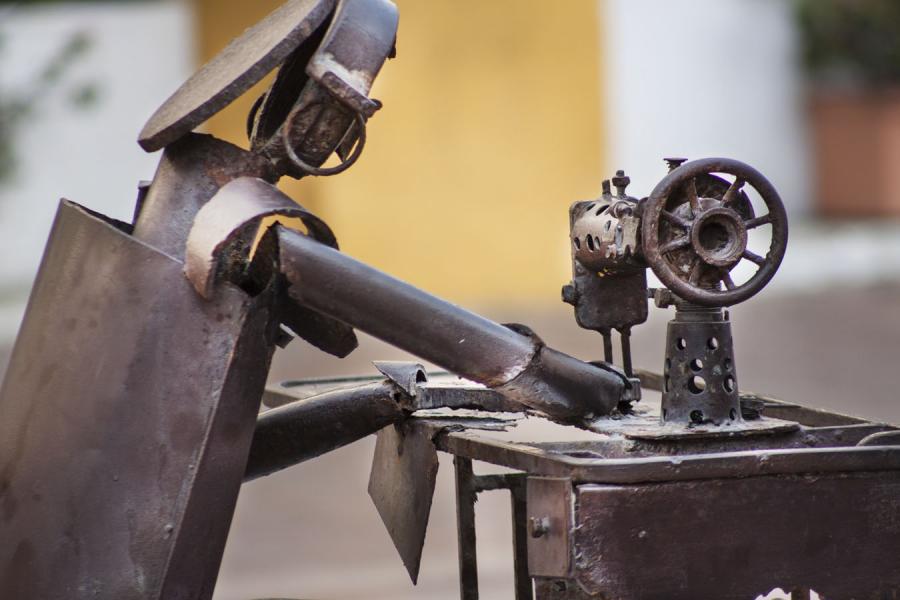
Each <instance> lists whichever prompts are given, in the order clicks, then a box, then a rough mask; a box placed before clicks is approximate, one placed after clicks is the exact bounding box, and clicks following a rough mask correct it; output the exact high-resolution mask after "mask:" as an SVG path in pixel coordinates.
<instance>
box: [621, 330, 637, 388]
mask: <svg viewBox="0 0 900 600" xmlns="http://www.w3.org/2000/svg"><path fill="white" fill-rule="evenodd" d="M619 339H620V340H621V342H622V369H623V370H624V371H625V375H627V376H628V377H633V376H634V371H633V370H632V366H631V328H628V327H626V328H624V329H620V330H619Z"/></svg>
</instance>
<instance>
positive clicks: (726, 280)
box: [721, 269, 736, 290]
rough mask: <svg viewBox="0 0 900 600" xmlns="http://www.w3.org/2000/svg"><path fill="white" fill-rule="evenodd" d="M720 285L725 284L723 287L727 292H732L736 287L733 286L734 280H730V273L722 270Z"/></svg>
mask: <svg viewBox="0 0 900 600" xmlns="http://www.w3.org/2000/svg"><path fill="white" fill-rule="evenodd" d="M721 279H722V283H724V284H725V287H726V288H728V289H729V290H733V289H734V288H735V287H736V286H735V285H734V280H733V279H732V278H731V273H729V272H728V271H726V270H724V269H723V270H722V277H721Z"/></svg>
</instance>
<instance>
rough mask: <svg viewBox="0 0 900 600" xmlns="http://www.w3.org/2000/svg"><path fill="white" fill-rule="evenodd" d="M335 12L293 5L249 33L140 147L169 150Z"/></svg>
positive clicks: (158, 118)
mask: <svg viewBox="0 0 900 600" xmlns="http://www.w3.org/2000/svg"><path fill="white" fill-rule="evenodd" d="M334 6H335V2H334V0H290V1H289V2H286V3H285V4H284V5H283V6H281V7H280V8H279V9H278V10H276V11H275V12H273V13H272V14H270V15H269V16H268V17H266V18H265V19H263V20H262V21H260V22H259V23H258V24H256V25H254V26H253V27H251V28H250V29H248V30H247V31H245V32H244V33H243V34H242V35H241V36H240V37H238V38H236V39H235V40H234V41H232V42H231V43H230V44H229V45H228V46H227V47H226V48H225V49H224V50H222V51H221V52H220V53H219V54H217V55H216V57H215V58H213V59H212V60H211V61H210V62H209V63H207V64H206V65H205V66H204V67H203V68H202V69H200V70H199V71H198V72H197V73H196V74H195V75H194V76H193V77H191V78H190V79H189V80H188V81H187V82H185V84H184V85H182V86H181V87H180V88H179V89H178V91H176V92H175V93H174V94H173V95H172V96H171V97H170V98H169V99H168V100H166V102H165V103H164V104H163V105H162V106H161V107H159V109H158V110H157V111H156V113H154V115H153V116H152V117H150V120H149V121H148V122H147V124H146V125H145V126H144V129H143V131H141V134H140V136H139V138H138V142H139V143H140V145H141V147H142V148H144V150H146V151H148V152H153V151H155V150H159V149H160V148H163V147H164V146H168V145H169V144H171V143H173V142H175V141H176V140H178V139H179V138H180V137H182V136H183V135H185V134H187V133H189V132H190V131H192V130H193V129H194V128H196V127H198V126H199V125H200V124H202V123H203V122H204V121H206V120H207V119H208V118H209V117H211V116H213V115H214V114H216V113H217V112H219V111H220V110H222V109H223V108H225V107H226V106H228V105H229V104H231V102H233V101H234V100H235V99H236V98H237V97H238V96H240V95H241V94H243V93H244V92H246V91H247V90H249V89H250V88H251V87H253V85H254V84H256V83H257V82H259V81H260V80H261V79H262V78H263V77H265V76H266V74H268V73H269V72H271V71H272V70H274V69H275V68H276V67H277V66H278V65H280V64H281V63H282V62H283V61H284V60H285V59H286V58H287V57H288V56H290V54H291V53H292V52H294V50H296V49H297V48H298V47H299V46H300V45H301V44H302V43H303V41H304V40H306V39H307V38H309V37H310V35H311V34H312V32H313V31H314V30H315V29H316V28H317V27H318V26H319V25H320V24H322V23H323V22H324V21H325V19H326V18H327V17H328V15H329V14H330V13H331V11H332V10H333V9H334Z"/></svg>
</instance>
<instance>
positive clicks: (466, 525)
mask: <svg viewBox="0 0 900 600" xmlns="http://www.w3.org/2000/svg"><path fill="white" fill-rule="evenodd" d="M453 466H454V468H455V472H456V536H457V543H458V549H459V597H460V599H461V600H478V556H477V554H476V549H475V486H474V475H473V473H472V461H471V460H469V459H467V458H462V457H460V456H455V457H454V458H453Z"/></svg>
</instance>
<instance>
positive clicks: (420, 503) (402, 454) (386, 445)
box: [368, 424, 438, 584]
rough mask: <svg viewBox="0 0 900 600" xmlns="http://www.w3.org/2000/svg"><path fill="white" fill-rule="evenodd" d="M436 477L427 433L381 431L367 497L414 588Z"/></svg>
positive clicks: (434, 455) (396, 429) (434, 454)
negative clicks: (370, 500) (373, 505)
mask: <svg viewBox="0 0 900 600" xmlns="http://www.w3.org/2000/svg"><path fill="white" fill-rule="evenodd" d="M437 472H438V456H437V449H436V448H435V447H434V444H433V443H432V441H431V438H430V437H429V436H428V435H427V432H426V431H425V430H423V429H419V428H409V427H406V426H404V425H403V424H398V425H396V426H395V425H391V426H388V427H385V428H383V429H381V430H380V431H379V432H378V438H377V440H376V442H375V456H374V457H373V459H372V472H371V474H370V475H369V488H368V489H369V496H370V497H371V498H372V502H373V503H374V504H375V508H376V509H377V510H378V515H379V516H380V517H381V521H382V522H383V523H384V526H385V528H386V529H387V531H388V535H390V537H391V541H392V542H393V543H394V547H395V548H396V549H397V552H398V553H399V554H400V559H401V560H402V561H403V565H404V566H405V567H406V570H407V572H408V573H409V577H410V579H411V580H412V582H413V584H415V583H416V581H417V580H418V578H419V565H420V563H421V560H422V549H423V548H424V546H425V532H426V530H427V529H428V519H429V516H430V515H431V501H432V498H433V497H434V488H435V482H436V480H437Z"/></svg>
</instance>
